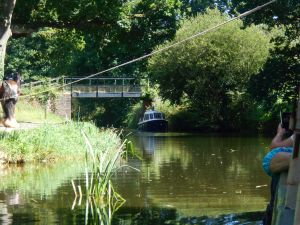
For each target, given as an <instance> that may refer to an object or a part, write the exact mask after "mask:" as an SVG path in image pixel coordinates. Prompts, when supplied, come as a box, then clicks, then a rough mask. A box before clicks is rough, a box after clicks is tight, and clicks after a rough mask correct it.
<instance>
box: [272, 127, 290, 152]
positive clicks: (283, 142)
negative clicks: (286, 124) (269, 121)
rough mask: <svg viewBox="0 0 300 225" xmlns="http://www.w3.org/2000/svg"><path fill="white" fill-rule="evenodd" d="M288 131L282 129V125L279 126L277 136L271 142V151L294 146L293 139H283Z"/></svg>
mask: <svg viewBox="0 0 300 225" xmlns="http://www.w3.org/2000/svg"><path fill="white" fill-rule="evenodd" d="M285 133H286V130H285V129H284V128H282V127H281V124H279V125H278V128H277V134H276V135H275V137H274V138H273V139H272V141H271V145H270V149H273V148H277V147H292V146H293V139H292V138H286V139H283V136H284V134H285Z"/></svg>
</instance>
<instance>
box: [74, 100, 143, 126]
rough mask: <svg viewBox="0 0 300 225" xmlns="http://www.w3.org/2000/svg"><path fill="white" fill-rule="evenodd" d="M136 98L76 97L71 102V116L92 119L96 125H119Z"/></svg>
mask: <svg viewBox="0 0 300 225" xmlns="http://www.w3.org/2000/svg"><path fill="white" fill-rule="evenodd" d="M136 101H137V99H130V98H106V99H103V98H102V99H101V100H99V99H76V100H74V101H73V102H72V108H73V118H78V119H79V120H83V121H94V123H95V124H96V125H97V126H98V127H110V126H113V127H120V126H123V125H124V124H125V120H126V116H127V114H128V113H129V110H130V109H131V106H132V105H133V104H134V103H135V102H136Z"/></svg>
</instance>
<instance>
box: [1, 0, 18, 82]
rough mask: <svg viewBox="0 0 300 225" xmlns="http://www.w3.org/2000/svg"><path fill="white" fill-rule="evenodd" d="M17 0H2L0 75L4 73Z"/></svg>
mask: <svg viewBox="0 0 300 225" xmlns="http://www.w3.org/2000/svg"><path fill="white" fill-rule="evenodd" d="M15 5H16V0H1V5H0V13H1V15H0V77H3V75H4V59H5V52H6V45H7V41H8V39H9V38H10V36H11V19H12V14H13V10H14V7H15Z"/></svg>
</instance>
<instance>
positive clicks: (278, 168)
mask: <svg viewBox="0 0 300 225" xmlns="http://www.w3.org/2000/svg"><path fill="white" fill-rule="evenodd" d="M289 133H290V132H289V130H288V129H285V128H283V126H282V124H281V123H280V124H279V125H278V128H277V134H276V135H275V137H274V138H273V139H272V141H271V144H270V149H271V150H270V151H269V152H268V153H267V155H266V156H265V157H264V159H263V169H264V171H265V172H266V173H267V174H268V175H269V176H271V178H272V180H271V199H270V202H269V204H268V206H267V209H266V212H265V215H264V218H263V225H271V223H272V213H273V208H274V200H275V195H276V190H277V185H278V181H279V176H280V173H281V172H283V171H286V170H288V168H289V163H290V160H291V157H292V152H293V144H294V135H290V134H289Z"/></svg>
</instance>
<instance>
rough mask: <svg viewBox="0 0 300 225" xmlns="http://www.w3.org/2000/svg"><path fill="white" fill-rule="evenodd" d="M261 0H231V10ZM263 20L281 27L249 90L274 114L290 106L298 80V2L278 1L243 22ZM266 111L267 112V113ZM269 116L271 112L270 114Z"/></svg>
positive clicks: (299, 38)
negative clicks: (264, 63)
mask: <svg viewBox="0 0 300 225" xmlns="http://www.w3.org/2000/svg"><path fill="white" fill-rule="evenodd" d="M264 2H265V1H263V0H255V1H253V0H244V1H237V0H233V1H232V4H233V7H232V11H245V10H249V9H251V8H253V7H254V6H256V5H260V4H263V3H264ZM252 23H256V24H260V23H266V24H268V25H269V26H270V27H272V26H277V27H280V29H282V30H283V32H281V33H279V34H278V35H277V37H275V38H273V39H272V43H273V44H274V45H275V48H274V49H272V51H271V54H270V57H269V58H268V61H267V63H266V65H265V67H264V69H263V70H262V71H261V73H259V74H258V75H257V76H254V77H253V78H252V79H251V82H250V86H249V90H250V92H251V93H252V95H253V96H254V97H255V99H256V101H258V102H259V103H260V104H261V105H262V106H263V107H265V108H266V110H267V111H268V112H274V113H275V114H276V116H277V115H278V110H279V109H280V108H286V107H287V106H288V105H289V106H291V105H292V104H291V103H292V102H293V101H294V99H295V97H296V92H295V88H296V87H297V86H299V80H300V55H299V54H300V51H299V49H300V26H299V23H300V2H299V1H297V0H286V1H285V0H278V1H276V2H275V3H273V4H271V5H269V6H268V7H267V8H265V9H264V10H263V11H260V12H259V13H255V14H252V15H250V16H248V17H247V18H246V24H248V25H250V24H252ZM269 114H270V113H269ZM271 115H273V114H272V113H271Z"/></svg>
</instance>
